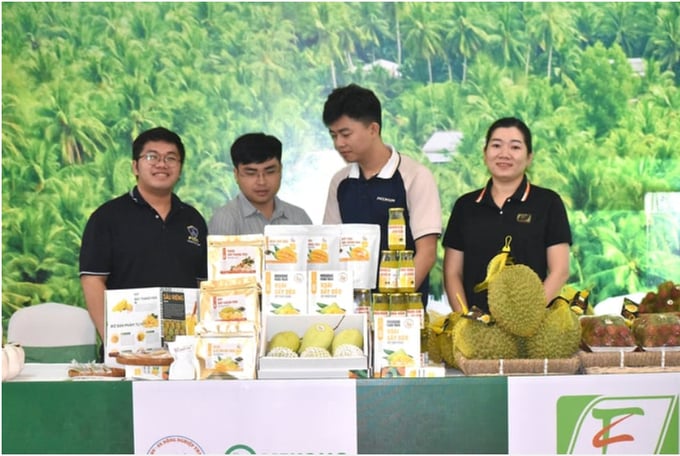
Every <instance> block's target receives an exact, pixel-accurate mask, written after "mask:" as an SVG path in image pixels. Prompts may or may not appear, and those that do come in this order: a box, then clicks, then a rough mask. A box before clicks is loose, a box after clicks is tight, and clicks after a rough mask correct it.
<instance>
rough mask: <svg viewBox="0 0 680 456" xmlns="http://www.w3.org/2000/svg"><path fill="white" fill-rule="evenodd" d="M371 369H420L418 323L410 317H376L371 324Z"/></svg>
mask: <svg viewBox="0 0 680 456" xmlns="http://www.w3.org/2000/svg"><path fill="white" fill-rule="evenodd" d="M373 324H374V326H373V336H374V345H373V367H374V372H375V373H376V375H378V374H379V373H380V372H381V370H382V369H383V368H385V367H397V368H399V367H404V368H406V367H420V321H419V320H418V319H417V318H412V317H384V316H377V317H375V319H374V322H373Z"/></svg>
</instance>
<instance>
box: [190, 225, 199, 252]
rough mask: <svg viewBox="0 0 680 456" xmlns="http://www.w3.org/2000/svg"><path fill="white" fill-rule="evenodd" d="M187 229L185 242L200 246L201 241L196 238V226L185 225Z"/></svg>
mask: <svg viewBox="0 0 680 456" xmlns="http://www.w3.org/2000/svg"><path fill="white" fill-rule="evenodd" d="M187 231H188V232H189V236H187V242H188V243H190V244H194V245H197V246H199V247H200V246H201V241H199V240H198V233H199V231H198V228H196V227H195V226H194V225H189V226H187Z"/></svg>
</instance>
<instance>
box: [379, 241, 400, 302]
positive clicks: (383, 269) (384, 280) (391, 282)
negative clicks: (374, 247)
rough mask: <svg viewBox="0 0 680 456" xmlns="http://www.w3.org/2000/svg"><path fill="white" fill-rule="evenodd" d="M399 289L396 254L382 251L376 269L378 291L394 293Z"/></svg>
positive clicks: (390, 251)
mask: <svg viewBox="0 0 680 456" xmlns="http://www.w3.org/2000/svg"><path fill="white" fill-rule="evenodd" d="M398 288H399V257H398V256H397V252H393V251H392V250H383V251H382V255H381V257H380V267H379V268H378V290H380V292H381V293H394V292H396V291H397V289H398Z"/></svg>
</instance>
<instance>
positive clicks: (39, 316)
mask: <svg viewBox="0 0 680 456" xmlns="http://www.w3.org/2000/svg"><path fill="white" fill-rule="evenodd" d="M7 341H8V342H16V343H18V344H21V346H22V347H24V351H25V353H26V362H42V363H67V362H70V361H71V360H73V359H75V360H76V361H79V362H89V361H93V360H96V359H97V353H96V347H97V331H96V329H95V327H94V323H92V319H91V318H90V314H89V313H88V312H87V310H85V309H83V308H82V307H76V306H71V305H67V304H60V303H56V302H47V303H42V304H35V305H32V306H29V307H24V308H22V309H19V310H17V311H16V312H14V313H13V314H12V315H11V316H10V318H9V322H8V324H7Z"/></svg>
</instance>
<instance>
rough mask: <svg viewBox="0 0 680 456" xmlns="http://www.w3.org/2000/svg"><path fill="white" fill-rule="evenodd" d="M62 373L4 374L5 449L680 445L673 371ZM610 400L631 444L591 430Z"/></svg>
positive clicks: (679, 390)
mask: <svg viewBox="0 0 680 456" xmlns="http://www.w3.org/2000/svg"><path fill="white" fill-rule="evenodd" d="M60 369H61V370H60ZM64 379H65V366H64V365H62V366H58V365H57V366H49V367H45V366H37V365H28V366H27V367H26V368H25V370H24V371H23V372H22V374H21V375H20V376H19V377H18V378H17V379H15V381H11V382H6V383H3V385H2V399H3V400H2V413H3V416H2V452H3V453H52V454H54V453H62V454H63V453H71V454H74V453H90V454H93V453H95V454H96V453H108V454H113V453H118V454H132V453H170V452H175V453H180V452H185V453H188V452H194V453H203V452H204V453H222V454H225V453H240V454H245V453H260V454H264V453H274V452H278V453H286V452H288V453H298V454H301V453H303V452H304V453H317V454H318V453H331V452H333V453H335V454H338V453H346V454H351V453H355V454H356V453H359V454H380V453H393V454H394V453H410V454H416V453H428V454H436V453H439V454H442V453H449V454H451V453H485V454H489V453H497V454H503V453H504V454H507V453H524V454H528V453H569V452H571V453H579V452H581V453H586V452H598V451H599V452H600V453H601V452H602V448H601V447H602V445H607V444H608V445H619V447H618V448H616V449H620V448H622V446H621V445H624V444H625V445H629V447H628V448H631V449H632V450H633V451H625V447H624V448H623V449H624V451H614V450H615V448H612V449H611V450H610V452H612V453H614V452H634V453H654V452H657V453H667V454H678V435H679V434H680V431H679V427H680V424H679V420H678V399H679V398H680V373H661V374H616V375H614V374H612V375H573V376H536V377H503V376H482V377H464V376H457V377H445V378H429V379H404V378H392V379H362V380H351V379H341V380H240V381H135V382H131V381H60V380H64ZM608 404H611V410H622V409H626V410H628V412H627V413H628V414H627V415H626V417H627V420H626V421H624V420H621V421H622V422H623V424H626V423H630V426H631V427H630V428H624V427H622V426H623V424H619V425H617V427H616V428H614V427H612V431H611V435H615V434H617V432H619V431H621V433H622V434H624V435H628V436H629V437H631V436H632V437H631V438H633V441H632V442H631V441H628V442H623V443H617V442H614V441H609V440H606V439H604V440H602V439H601V441H602V442H604V443H603V444H600V443H598V442H600V441H599V440H597V439H594V438H593V436H594V435H597V431H598V430H599V429H600V428H599V427H598V426H601V424H602V422H601V421H597V420H598V419H599V418H597V417H598V416H600V415H601V410H603V409H606V410H609V409H608V408H607V407H609V405H608ZM593 410H600V412H597V413H593ZM631 410H632V412H630V411H631ZM629 412H630V413H629ZM579 417H580V418H579ZM593 417H595V418H597V419H595V422H594V425H593V426H595V427H594V428H593V429H590V428H588V426H589V425H591V424H592V423H590V422H592V421H593ZM589 423H590V424H589ZM605 424H606V423H605ZM612 426H613V425H612ZM614 429H615V430H616V431H617V432H614ZM652 440H653V441H652ZM583 445H586V446H587V445H591V447H590V448H589V449H588V448H586V449H584V447H582V446H583ZM592 445H600V446H599V447H597V448H593V447H592ZM635 445H638V446H635ZM641 445H647V446H641ZM649 445H652V446H651V447H649ZM650 448H651V450H650Z"/></svg>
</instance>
